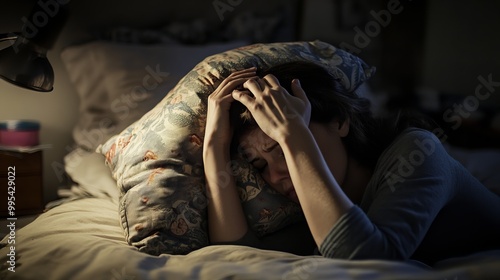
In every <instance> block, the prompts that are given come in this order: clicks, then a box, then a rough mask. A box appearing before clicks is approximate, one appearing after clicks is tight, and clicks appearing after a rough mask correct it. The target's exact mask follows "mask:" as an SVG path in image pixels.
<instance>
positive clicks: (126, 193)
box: [97, 41, 374, 255]
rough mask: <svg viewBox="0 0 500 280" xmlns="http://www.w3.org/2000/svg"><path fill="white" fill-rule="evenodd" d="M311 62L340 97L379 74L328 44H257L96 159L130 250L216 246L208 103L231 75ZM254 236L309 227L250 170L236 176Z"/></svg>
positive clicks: (222, 57) (223, 60)
mask: <svg viewBox="0 0 500 280" xmlns="http://www.w3.org/2000/svg"><path fill="white" fill-rule="evenodd" d="M293 61H310V62H314V63H317V64H319V65H322V66H324V67H325V68H327V69H328V70H329V71H330V73H331V74H332V75H333V76H334V78H335V79H336V80H337V82H338V85H339V87H338V89H337V90H343V91H353V90H355V89H356V88H357V87H358V86H359V85H361V84H362V83H363V82H364V81H366V80H367V79H368V78H369V77H370V76H371V75H372V73H373V71H374V69H373V68H370V67H368V66H367V65H366V64H365V63H364V62H363V61H362V60H361V59H359V58H358V57H356V56H354V55H352V54H350V53H347V52H345V51H342V50H340V49H337V48H335V47H333V46H331V45H329V44H327V43H324V42H321V41H314V42H289V43H271V44H255V45H250V46H246V47H242V48H238V49H234V50H230V51H226V52H223V53H220V54H217V55H213V56H209V57H207V58H206V59H205V60H203V61H202V62H200V63H199V64H198V65H197V66H195V67H194V69H193V70H192V71H191V72H189V73H188V74H187V75H186V76H185V77H184V78H182V79H181V80H180V81H179V83H178V84H177V85H176V86H175V87H174V88H173V89H172V90H171V91H170V92H169V93H168V95H167V96H166V97H165V98H164V99H163V100H162V101H161V102H160V103H159V104H157V105H156V106H155V107H154V108H153V109H152V110H151V111H149V112H148V113H146V114H145V115H144V116H143V117H142V118H141V119H139V120H138V121H136V122H135V123H133V124H132V125H130V126H129V127H128V128H126V129H125V130H124V131H122V132H121V133H120V134H118V135H115V136H113V137H112V138H111V139H109V140H108V141H107V142H106V143H104V144H103V145H101V146H100V147H99V148H98V149H97V151H98V152H100V153H102V154H104V155H105V157H106V163H107V165H108V166H109V167H110V168H111V171H112V174H113V177H114V178H115V179H116V181H117V184H118V187H119V190H120V192H121V196H120V209H119V210H120V216H121V221H122V226H123V229H124V231H125V236H126V239H127V241H128V242H129V244H131V245H133V246H135V247H137V248H138V249H139V250H140V251H143V252H146V253H149V254H153V255H159V254H162V253H169V254H186V253H189V252H191V251H193V250H196V249H199V248H201V247H203V246H206V245H208V244H209V242H208V234H207V213H206V206H207V198H206V194H205V179H204V174H203V161H202V144H203V136H204V129H205V119H206V102H207V96H208V95H209V94H210V93H212V92H213V91H214V90H215V89H216V88H217V86H218V85H219V84H220V82H222V80H223V79H224V78H225V77H227V76H228V75H229V74H230V73H231V72H233V71H235V70H240V69H244V68H249V67H251V66H256V67H258V68H261V67H271V66H274V65H278V64H282V63H287V62H293ZM232 171H233V172H232V173H233V174H227V175H228V176H229V175H234V176H235V177H236V181H237V185H238V188H239V193H240V198H241V201H242V205H243V207H244V211H245V214H246V215H247V219H248V223H249V225H250V228H251V229H253V231H255V233H256V234H257V235H258V236H263V235H266V234H267V233H270V232H274V231H276V230H279V229H280V228H283V227H284V226H286V225H289V224H291V223H293V222H296V221H299V220H302V219H303V216H302V213H301V210H300V207H299V206H298V205H296V204H295V203H293V202H291V201H289V200H288V199H287V198H286V197H284V196H282V195H280V194H279V193H277V192H275V191H273V190H272V189H271V188H270V187H268V186H267V185H266V184H265V182H264V181H263V180H262V178H261V177H260V175H259V174H258V173H257V172H255V171H254V170H253V169H252V168H251V166H249V165H248V164H247V163H245V162H244V161H242V160H239V161H235V164H234V165H233V169H232Z"/></svg>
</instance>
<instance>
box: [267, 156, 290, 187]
mask: <svg viewBox="0 0 500 280" xmlns="http://www.w3.org/2000/svg"><path fill="white" fill-rule="evenodd" d="M263 177H264V180H266V182H268V183H269V184H270V185H271V186H273V187H278V186H280V185H281V183H282V182H283V180H285V179H288V178H290V175H289V173H288V166H287V165H286V162H285V160H284V158H279V159H276V160H272V161H268V163H267V172H264V174H263Z"/></svg>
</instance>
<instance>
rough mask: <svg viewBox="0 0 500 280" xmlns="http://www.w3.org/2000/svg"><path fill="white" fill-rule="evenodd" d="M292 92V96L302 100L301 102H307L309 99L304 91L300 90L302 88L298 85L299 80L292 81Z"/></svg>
mask: <svg viewBox="0 0 500 280" xmlns="http://www.w3.org/2000/svg"><path fill="white" fill-rule="evenodd" d="M292 92H293V95H294V96H296V97H298V98H300V99H302V101H306V102H309V99H307V95H306V93H305V91H304V90H303V89H302V86H301V85H300V81H299V79H293V80H292Z"/></svg>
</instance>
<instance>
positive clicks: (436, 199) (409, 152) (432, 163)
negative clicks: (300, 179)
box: [319, 129, 454, 260]
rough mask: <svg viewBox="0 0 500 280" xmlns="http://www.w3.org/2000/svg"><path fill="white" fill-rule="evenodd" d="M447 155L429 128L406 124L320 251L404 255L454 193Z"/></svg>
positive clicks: (414, 246)
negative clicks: (357, 203) (362, 193)
mask: <svg viewBox="0 0 500 280" xmlns="http://www.w3.org/2000/svg"><path fill="white" fill-rule="evenodd" d="M451 164H452V163H451V160H450V158H449V156H448V154H447V153H446V151H445V150H444V148H443V146H442V145H441V143H440V141H439V140H438V139H437V138H436V137H435V136H434V135H433V134H432V133H430V132H428V131H424V130H420V129H412V130H406V131H405V132H404V133H403V134H402V135H401V136H399V137H398V138H397V139H396V140H395V141H394V142H393V143H392V144H391V146H390V147H388V148H387V149H386V151H384V153H383V154H382V155H381V157H380V159H379V161H378V163H377V166H376V168H375V170H374V174H373V176H372V179H371V181H370V183H369V185H368V186H367V189H366V191H365V192H367V193H365V196H364V198H363V202H362V203H361V205H362V208H363V210H364V211H363V210H361V208H360V207H358V206H354V207H353V208H351V209H350V211H349V212H347V213H346V214H344V215H343V216H342V217H341V218H340V219H339V220H338V221H337V223H336V224H335V225H334V226H333V228H332V229H331V231H330V232H329V234H328V235H327V237H326V238H325V240H324V241H323V243H322V244H321V245H320V247H319V251H320V252H321V254H322V255H323V256H325V257H330V258H343V259H366V258H378V259H398V260H407V259H409V258H410V257H411V255H412V254H413V253H414V252H415V250H416V249H417V247H418V246H419V244H420V243H421V241H422V240H423V238H424V236H425V235H426V233H427V231H428V229H429V227H430V226H431V224H432V222H433V221H434V219H435V217H436V216H437V214H438V213H439V211H440V210H441V209H442V208H443V207H444V205H446V203H447V202H448V201H449V200H450V198H451V197H452V195H453V188H452V186H453V184H454V182H453V180H454V179H453V176H451V173H450V172H452V171H451V170H452V166H451Z"/></svg>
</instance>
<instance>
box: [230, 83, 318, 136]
mask: <svg viewBox="0 0 500 280" xmlns="http://www.w3.org/2000/svg"><path fill="white" fill-rule="evenodd" d="M243 87H244V88H246V89H247V90H234V91H233V93H232V95H233V98H234V99H235V100H238V101H239V102H241V103H242V104H243V105H244V106H245V107H246V108H247V109H248V110H249V111H250V113H251V114H252V116H253V118H254V119H255V121H256V122H257V124H258V125H259V127H260V129H262V131H263V132H264V133H266V134H267V135H268V136H269V137H271V138H272V139H273V140H275V141H277V142H280V141H281V140H283V139H284V138H286V137H287V136H288V135H290V134H291V133H292V131H293V128H294V127H296V126H297V125H305V126H308V125H309V121H310V118H311V104H310V102H309V100H308V99H307V96H306V94H305V92H304V90H303V89H302V87H301V86H300V82H299V80H297V79H294V80H293V81H292V85H291V88H292V92H293V94H294V96H293V95H291V94H289V93H288V92H287V91H286V90H285V89H284V88H283V87H281V85H280V83H279V81H278V79H277V78H276V77H275V76H274V75H271V74H269V75H266V76H265V77H264V78H262V79H260V78H253V79H250V80H248V81H246V82H245V83H244V84H243Z"/></svg>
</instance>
